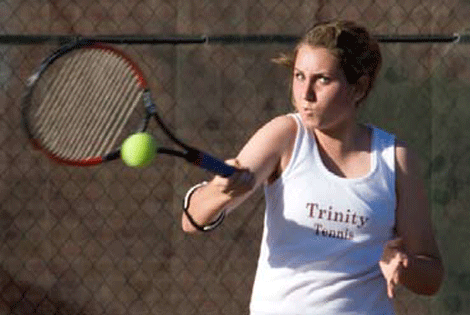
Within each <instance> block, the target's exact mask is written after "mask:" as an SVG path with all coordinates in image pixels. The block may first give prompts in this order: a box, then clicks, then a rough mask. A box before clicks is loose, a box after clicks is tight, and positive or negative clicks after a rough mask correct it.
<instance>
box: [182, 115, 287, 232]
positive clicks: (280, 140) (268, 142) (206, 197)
mask: <svg viewBox="0 0 470 315" xmlns="http://www.w3.org/2000/svg"><path fill="white" fill-rule="evenodd" d="M295 133H296V124H295V122H294V120H293V119H292V118H289V117H287V116H280V117H277V118H275V119H273V120H272V121H270V122H269V123H267V124H266V125H264V126H263V127H262V128H261V129H259V130H258V131H257V132H256V133H255V134H254V136H253V137H252V138H251V139H250V140H249V141H248V142H247V144H246V145H245V146H244V147H243V149H242V150H241V151H240V153H239V154H238V156H237V157H236V158H235V159H232V160H228V161H227V163H229V164H231V165H233V166H235V167H237V168H238V169H239V170H240V171H237V172H235V173H234V174H233V175H232V176H230V177H229V178H223V177H220V176H215V177H214V178H213V179H212V180H211V181H210V182H209V183H207V185H205V186H203V187H201V188H199V189H197V190H196V191H195V192H194V194H193V195H192V197H191V202H190V205H189V208H188V212H189V213H190V214H191V216H192V217H193V219H194V220H195V221H196V222H197V223H198V224H200V225H206V224H208V223H210V222H212V221H214V220H215V219H216V218H217V217H218V216H219V215H220V213H221V211H226V212H229V211H231V210H233V209H234V208H236V207H237V206H239V205H240V204H241V203H242V202H243V201H245V200H246V199H247V198H248V197H249V196H250V195H251V194H252V193H253V192H254V191H255V190H256V189H257V188H258V187H259V186H261V185H262V184H263V183H264V182H266V181H267V180H268V179H269V178H270V177H271V176H272V175H273V174H274V173H275V172H277V171H279V167H280V165H281V161H282V160H283V159H285V156H288V155H289V149H290V146H291V144H292V143H293V141H294V140H295ZM182 227H183V230H184V231H185V232H188V233H193V232H196V231H197V229H195V227H194V226H193V225H192V224H191V223H190V222H189V220H188V218H187V216H186V215H185V214H184V213H183V216H182Z"/></svg>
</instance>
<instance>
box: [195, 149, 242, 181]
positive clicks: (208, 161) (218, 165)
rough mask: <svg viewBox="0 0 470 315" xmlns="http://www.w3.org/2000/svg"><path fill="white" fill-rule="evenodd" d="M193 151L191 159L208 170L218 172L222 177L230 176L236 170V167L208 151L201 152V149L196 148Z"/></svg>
mask: <svg viewBox="0 0 470 315" xmlns="http://www.w3.org/2000/svg"><path fill="white" fill-rule="evenodd" d="M191 153H192V154H191V156H192V157H193V158H192V159H191V160H189V161H190V162H191V163H193V164H194V165H196V166H199V167H201V168H203V169H205V170H207V171H210V172H212V173H215V174H218V175H220V176H222V177H229V176H230V175H232V174H233V173H234V172H235V171H236V168H234V167H232V166H230V165H228V164H226V163H225V162H224V161H221V160H219V159H217V158H215V157H213V156H211V155H209V154H207V153H204V152H201V151H199V150H195V151H193V152H191Z"/></svg>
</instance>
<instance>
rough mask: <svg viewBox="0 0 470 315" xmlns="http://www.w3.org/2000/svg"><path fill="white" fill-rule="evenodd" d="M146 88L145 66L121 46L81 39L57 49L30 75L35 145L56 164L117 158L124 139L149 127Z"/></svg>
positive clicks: (27, 111) (26, 121) (28, 105)
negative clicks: (145, 99) (145, 96)
mask: <svg viewBox="0 0 470 315" xmlns="http://www.w3.org/2000/svg"><path fill="white" fill-rule="evenodd" d="M148 93H149V92H148V87H147V81H146V80H145V78H144V75H143V72H142V70H141V69H140V68H139V67H138V66H137V64H136V63H135V62H133V61H132V60H131V59H130V58H129V57H128V56H127V55H125V54H124V53H123V52H122V51H120V50H118V49H116V48H114V47H112V46H108V45H104V44H101V43H97V42H90V41H79V42H76V43H73V44H69V45H66V46H63V47H61V48H59V49H58V50H57V51H55V52H54V53H53V54H52V55H50V56H49V57H47V58H46V59H45V60H44V61H43V62H42V63H41V64H40V66H39V68H38V69H37V71H36V72H35V73H34V74H33V75H32V76H31V77H30V78H29V80H28V84H27V89H26V92H25V95H24V97H23V100H22V119H23V126H24V129H25V131H26V134H27V136H28V138H29V139H30V141H31V143H32V144H33V146H34V147H35V148H37V149H39V150H41V151H42V152H43V153H44V154H45V155H46V156H48V157H49V158H51V159H53V160H54V161H56V162H58V163H61V164H67V165H73V166H91V165H96V164H100V163H102V162H104V161H108V160H113V159H115V158H118V157H119V156H120V152H119V147H120V144H121V143H122V141H123V140H124V139H125V138H126V137H127V136H128V135H129V134H130V133H132V132H136V131H142V130H143V129H145V128H146V125H147V123H148V119H149V117H148V115H143V114H145V107H144V106H139V105H142V104H143V98H144V94H148ZM143 117H146V118H145V120H144V121H142V118H143Z"/></svg>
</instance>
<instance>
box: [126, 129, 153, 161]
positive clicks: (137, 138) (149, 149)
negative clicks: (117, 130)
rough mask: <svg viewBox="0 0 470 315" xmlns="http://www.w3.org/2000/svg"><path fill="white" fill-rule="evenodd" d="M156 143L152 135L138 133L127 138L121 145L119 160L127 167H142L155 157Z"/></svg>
mask: <svg viewBox="0 0 470 315" xmlns="http://www.w3.org/2000/svg"><path fill="white" fill-rule="evenodd" d="M156 151H157V143H156V141H155V139H154V138H153V137H152V135H150V134H148V133H146V132H138V133H135V134H133V135H131V136H129V137H128V138H127V139H126V140H124V142H123V143H122V147H121V159H122V160H123V161H124V163H125V164H126V165H127V166H130V167H144V166H147V165H149V164H150V162H151V161H152V160H153V158H154V157H155V153H156Z"/></svg>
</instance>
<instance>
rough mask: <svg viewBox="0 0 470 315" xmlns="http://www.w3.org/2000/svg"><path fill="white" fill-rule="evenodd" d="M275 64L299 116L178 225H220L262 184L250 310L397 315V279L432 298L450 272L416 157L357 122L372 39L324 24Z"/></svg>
mask: <svg viewBox="0 0 470 315" xmlns="http://www.w3.org/2000/svg"><path fill="white" fill-rule="evenodd" d="M280 62H282V63H283V64H285V65H287V66H289V67H291V69H292V73H293V76H292V101H293V105H294V107H295V113H293V114H289V115H285V116H280V117H277V118H275V119H273V120H272V121H270V122H268V123H267V124H266V125H265V126H263V127H262V128H261V129H260V130H258V131H257V132H256V133H255V134H254V136H253V137H252V138H251V139H250V140H249V141H248V143H247V144H246V145H245V146H244V148H243V149H242V150H241V152H240V153H239V154H238V156H237V157H236V158H235V159H232V160H229V161H228V163H230V164H231V165H233V166H236V167H237V168H239V169H240V171H237V172H236V173H235V174H234V175H232V176H231V177H229V178H223V177H219V176H216V177H214V178H213V179H212V180H211V181H210V182H208V183H204V184H202V185H198V186H197V189H192V190H191V193H190V194H189V195H190V202H188V201H189V200H186V201H187V203H186V205H187V206H188V208H187V213H188V214H189V216H191V217H192V222H191V221H189V219H188V214H183V217H182V226H183V229H184V230H185V231H186V232H195V231H197V229H196V228H195V227H194V223H196V224H197V225H200V226H204V225H210V224H211V223H213V222H220V220H217V219H218V218H220V217H221V216H222V215H223V213H226V212H228V211H231V210H233V209H234V208H236V207H237V206H238V205H240V204H241V203H242V202H243V201H244V200H246V199H247V198H248V197H249V196H250V194H251V193H252V192H253V191H254V190H255V189H257V188H258V187H259V186H261V185H264V190H265V198H266V213H265V226H264V232H263V236H262V242H261V251H260V256H259V261H258V269H257V272H256V277H255V283H254V287H253V292H252V299H251V305H250V310H251V314H252V315H260V314H263V315H266V314H276V315H281V314H336V315H340V314H362V315H364V314H377V315H379V314H380V315H384V314H393V313H394V312H393V304H392V302H391V298H393V296H394V290H395V287H396V286H397V285H399V284H401V285H404V286H406V287H407V288H408V289H410V290H412V291H413V292H415V293H418V294H424V295H432V294H434V293H436V292H437V291H438V289H439V287H440V285H441V282H442V278H443V273H444V271H443V266H442V262H441V258H440V254H439V250H438V247H437V245H436V242H435V238H434V235H433V227H432V224H431V219H430V213H429V206H428V202H427V197H426V193H425V188H424V185H423V181H422V179H421V178H420V175H419V171H418V166H417V164H418V163H417V158H416V156H415V155H414V154H413V153H412V151H411V150H410V149H409V148H408V147H407V146H406V145H405V144H404V143H403V142H401V141H399V140H397V139H395V137H394V136H393V135H391V134H389V133H387V132H385V131H383V130H381V129H379V128H377V127H374V126H370V125H362V124H359V123H358V121H357V119H356V116H357V113H358V110H359V108H360V106H361V104H362V103H363V102H364V99H365V98H366V97H367V95H368V93H369V91H370V90H371V88H372V86H373V83H374V81H375V79H376V76H377V72H378V71H379V68H380V65H381V54H380V50H379V47H378V44H377V42H376V41H375V40H373V39H372V38H371V36H370V35H369V33H368V32H367V31H366V30H365V29H364V28H363V27H360V26H358V25H356V24H355V23H353V22H347V21H335V22H328V23H321V24H318V25H316V26H315V27H314V28H312V29H311V30H310V31H309V32H308V33H307V34H306V35H305V36H304V37H303V39H302V40H301V41H300V42H299V44H298V45H297V47H296V49H295V50H294V53H293V55H292V57H289V56H285V57H283V58H281V59H280ZM187 199H189V197H188V198H187Z"/></svg>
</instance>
